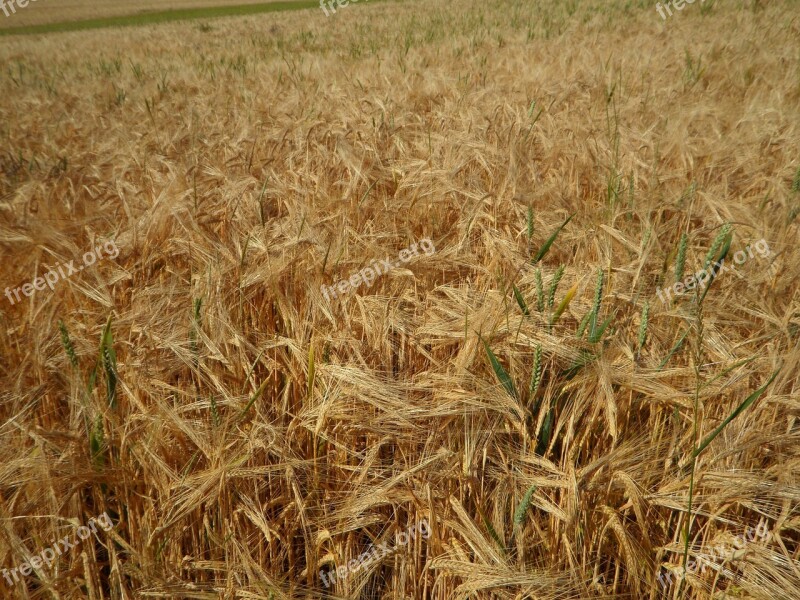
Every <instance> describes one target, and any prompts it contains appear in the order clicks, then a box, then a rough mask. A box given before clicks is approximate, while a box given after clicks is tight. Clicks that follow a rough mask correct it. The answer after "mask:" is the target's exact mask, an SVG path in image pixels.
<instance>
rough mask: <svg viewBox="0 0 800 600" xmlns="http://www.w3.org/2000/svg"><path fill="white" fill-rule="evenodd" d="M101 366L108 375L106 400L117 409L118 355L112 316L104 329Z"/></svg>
mask: <svg viewBox="0 0 800 600" xmlns="http://www.w3.org/2000/svg"><path fill="white" fill-rule="evenodd" d="M100 364H102V365H103V369H104V370H105V373H106V398H108V405H109V406H110V407H111V408H115V407H116V405H117V354H116V352H114V338H113V336H112V334H111V315H108V321H107V322H106V326H105V328H104V329H103V336H102V338H100Z"/></svg>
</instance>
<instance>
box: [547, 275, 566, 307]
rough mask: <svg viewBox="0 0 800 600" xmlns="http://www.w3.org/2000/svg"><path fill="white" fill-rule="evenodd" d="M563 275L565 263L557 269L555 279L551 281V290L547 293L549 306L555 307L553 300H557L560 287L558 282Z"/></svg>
mask: <svg viewBox="0 0 800 600" xmlns="http://www.w3.org/2000/svg"><path fill="white" fill-rule="evenodd" d="M563 276H564V265H560V266H559V267H558V269H557V270H556V274H555V275H553V280H552V281H551V282H550V291H549V293H548V295H547V307H548V308H552V307H553V302H555V300H556V289H558V284H559V282H560V281H561V278H562V277H563Z"/></svg>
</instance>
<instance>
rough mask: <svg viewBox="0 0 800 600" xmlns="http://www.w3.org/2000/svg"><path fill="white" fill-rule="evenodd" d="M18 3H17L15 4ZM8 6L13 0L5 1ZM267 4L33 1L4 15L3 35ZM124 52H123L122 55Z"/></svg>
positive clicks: (247, 0) (258, 0)
mask: <svg viewBox="0 0 800 600" xmlns="http://www.w3.org/2000/svg"><path fill="white" fill-rule="evenodd" d="M15 1H16V0H15ZM5 2H6V3H8V2H9V0H5ZM264 3H265V2H264V0H169V1H165V0H125V1H124V2H120V0H29V4H28V5H27V6H25V7H24V8H22V7H18V6H16V4H15V8H16V11H15V12H13V13H12V11H11V10H10V9H9V10H8V12H9V13H10V14H9V16H8V17H5V15H4V14H0V31H1V30H3V29H13V28H16V27H27V26H31V25H44V24H47V23H59V22H65V21H82V20H85V19H107V18H113V17H122V16H127V15H138V14H143V13H153V12H159V11H164V10H182V9H192V8H212V7H213V8H220V9H225V8H229V7H232V6H244V5H252V4H264ZM122 50H123V49H122V48H120V51H122Z"/></svg>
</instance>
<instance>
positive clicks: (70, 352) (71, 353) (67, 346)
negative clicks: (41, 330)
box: [58, 319, 78, 369]
mask: <svg viewBox="0 0 800 600" xmlns="http://www.w3.org/2000/svg"><path fill="white" fill-rule="evenodd" d="M58 329H59V330H60V331H61V345H62V346H64V352H66V353H67V358H69V362H70V364H71V365H72V368H73V369H77V368H78V357H77V355H76V354H75V347H74V346H73V345H72V340H70V339H69V331H67V326H66V325H64V321H62V320H61V319H59V320H58Z"/></svg>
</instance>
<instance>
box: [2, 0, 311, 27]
mask: <svg viewBox="0 0 800 600" xmlns="http://www.w3.org/2000/svg"><path fill="white" fill-rule="evenodd" d="M312 6H319V2H318V0H296V1H289V2H269V3H264V4H240V5H237V6H217V7H207V8H186V9H178V10H164V11H157V12H150V13H141V14H138V15H129V16H122V17H108V18H105V19H87V20H83V21H66V22H63V23H46V24H42V25H29V26H26V27H14V28H11V29H0V36H3V35H27V34H35V33H53V32H60V31H80V30H83V29H100V28H103V27H130V26H136V25H151V24H154V23H167V22H170V21H185V20H191V19H213V18H215V17H232V16H241V15H255V14H259V13H267V12H278V11H284V10H299V9H302V8H311V7H312Z"/></svg>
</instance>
